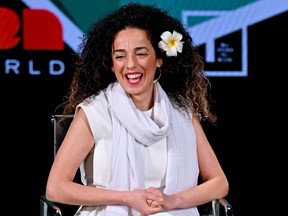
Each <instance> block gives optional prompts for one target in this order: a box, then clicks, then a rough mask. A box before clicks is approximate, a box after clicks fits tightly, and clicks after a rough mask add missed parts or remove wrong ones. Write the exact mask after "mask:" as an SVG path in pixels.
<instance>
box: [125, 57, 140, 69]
mask: <svg viewBox="0 0 288 216" xmlns="http://www.w3.org/2000/svg"><path fill="white" fill-rule="evenodd" d="M136 66H137V59H136V56H134V55H129V56H128V58H127V62H126V67H127V69H130V70H131V69H134V68H136Z"/></svg>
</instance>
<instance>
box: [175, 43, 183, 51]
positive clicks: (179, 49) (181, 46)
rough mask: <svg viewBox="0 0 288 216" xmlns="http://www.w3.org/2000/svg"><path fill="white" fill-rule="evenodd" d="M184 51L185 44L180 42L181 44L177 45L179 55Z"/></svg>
mask: <svg viewBox="0 0 288 216" xmlns="http://www.w3.org/2000/svg"><path fill="white" fill-rule="evenodd" d="M182 49H183V42H182V41H179V42H178V43H177V44H176V50H177V51H178V52H179V53H182Z"/></svg>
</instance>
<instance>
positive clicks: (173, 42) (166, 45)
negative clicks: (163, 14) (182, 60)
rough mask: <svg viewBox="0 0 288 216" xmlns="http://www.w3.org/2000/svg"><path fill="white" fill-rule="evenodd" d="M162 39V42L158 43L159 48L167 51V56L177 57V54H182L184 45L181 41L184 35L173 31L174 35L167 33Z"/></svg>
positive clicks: (164, 33)
mask: <svg viewBox="0 0 288 216" xmlns="http://www.w3.org/2000/svg"><path fill="white" fill-rule="evenodd" d="M160 37H161V39H162V40H161V41H160V42H159V43H158V47H159V48H160V49H162V50H164V51H166V56H177V52H179V53H181V52H182V49H183V43H184V42H182V41H181V39H182V37H183V36H182V34H180V33H178V32H176V31H173V34H171V32H169V31H165V32H163V33H162V34H161V36H160Z"/></svg>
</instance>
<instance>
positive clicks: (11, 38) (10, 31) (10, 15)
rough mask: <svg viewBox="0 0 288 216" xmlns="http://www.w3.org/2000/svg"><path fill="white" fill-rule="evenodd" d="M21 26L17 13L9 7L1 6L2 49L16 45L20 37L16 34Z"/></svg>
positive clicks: (0, 45)
mask: <svg viewBox="0 0 288 216" xmlns="http://www.w3.org/2000/svg"><path fill="white" fill-rule="evenodd" d="M19 28H20V20H19V18H18V16H17V14H16V13H14V12H13V11H11V10H9V9H8V8H4V7H0V50H7V49H11V48H13V47H15V46H16V45H17V44H18V43H19V41H20V37H18V36H16V34H17V33H18V31H19Z"/></svg>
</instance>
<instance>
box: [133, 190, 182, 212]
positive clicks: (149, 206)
mask: <svg viewBox="0 0 288 216" xmlns="http://www.w3.org/2000/svg"><path fill="white" fill-rule="evenodd" d="M132 193H134V194H133V196H132V197H133V198H132V203H131V205H130V206H131V207H132V208H134V209H136V210H137V211H139V212H140V213H141V216H147V215H151V214H156V213H158V212H162V211H167V210H172V209H174V208H175V207H176V206H175V199H174V196H173V195H167V194H165V193H163V192H162V191H160V190H159V189H157V188H154V187H150V188H148V189H147V190H145V191H143V190H135V191H133V192H132ZM138 198H140V199H138ZM139 200H141V201H140V202H139ZM143 201H144V202H143Z"/></svg>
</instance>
